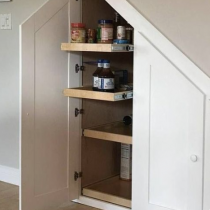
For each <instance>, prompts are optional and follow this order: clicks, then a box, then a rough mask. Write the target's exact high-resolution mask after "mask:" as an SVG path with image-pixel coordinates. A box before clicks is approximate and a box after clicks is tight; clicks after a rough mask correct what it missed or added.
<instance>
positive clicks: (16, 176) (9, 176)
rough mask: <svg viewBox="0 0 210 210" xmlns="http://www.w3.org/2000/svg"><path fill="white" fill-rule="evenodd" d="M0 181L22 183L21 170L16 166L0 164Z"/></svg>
mask: <svg viewBox="0 0 210 210" xmlns="http://www.w3.org/2000/svg"><path fill="white" fill-rule="evenodd" d="M0 181H2V182H7V183H9V184H14V185H18V186H19V185H20V171H19V169H16V168H11V167H7V166H2V165H0Z"/></svg>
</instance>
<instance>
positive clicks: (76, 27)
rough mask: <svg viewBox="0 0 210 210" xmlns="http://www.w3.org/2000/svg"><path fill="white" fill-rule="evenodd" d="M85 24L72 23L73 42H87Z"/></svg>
mask: <svg viewBox="0 0 210 210" xmlns="http://www.w3.org/2000/svg"><path fill="white" fill-rule="evenodd" d="M85 34H86V32H85V25H84V24H83V23H72V24H71V42H72V43H85Z"/></svg>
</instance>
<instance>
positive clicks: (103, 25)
mask: <svg viewBox="0 0 210 210" xmlns="http://www.w3.org/2000/svg"><path fill="white" fill-rule="evenodd" d="M112 41H113V21H112V20H99V21H98V32H97V42H98V43H107V44H110V43H112Z"/></svg>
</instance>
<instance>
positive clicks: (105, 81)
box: [98, 60, 114, 92]
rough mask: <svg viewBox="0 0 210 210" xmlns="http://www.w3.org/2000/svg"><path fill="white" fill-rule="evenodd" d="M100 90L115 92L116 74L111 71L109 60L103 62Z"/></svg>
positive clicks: (99, 77) (99, 76)
mask: <svg viewBox="0 0 210 210" xmlns="http://www.w3.org/2000/svg"><path fill="white" fill-rule="evenodd" d="M98 90H99V91H103V92H114V74H113V73H112V71H111V69H110V61H109V60H103V70H102V71H101V73H100V74H99V75H98Z"/></svg>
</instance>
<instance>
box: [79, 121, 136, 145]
mask: <svg viewBox="0 0 210 210" xmlns="http://www.w3.org/2000/svg"><path fill="white" fill-rule="evenodd" d="M83 134H84V136H85V137H89V138H96V139H102V140H107V141H114V142H120V143H124V144H132V126H131V125H124V123H123V122H122V121H120V122H114V123H110V124H106V125H101V126H97V127H94V128H88V129H84V133H83Z"/></svg>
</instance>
